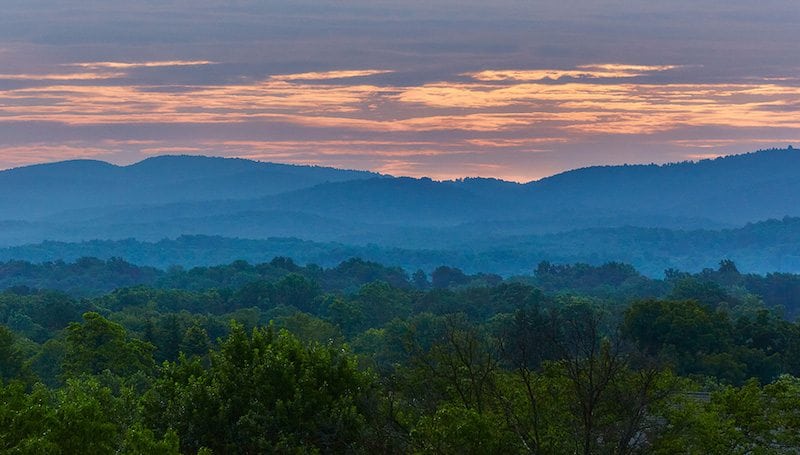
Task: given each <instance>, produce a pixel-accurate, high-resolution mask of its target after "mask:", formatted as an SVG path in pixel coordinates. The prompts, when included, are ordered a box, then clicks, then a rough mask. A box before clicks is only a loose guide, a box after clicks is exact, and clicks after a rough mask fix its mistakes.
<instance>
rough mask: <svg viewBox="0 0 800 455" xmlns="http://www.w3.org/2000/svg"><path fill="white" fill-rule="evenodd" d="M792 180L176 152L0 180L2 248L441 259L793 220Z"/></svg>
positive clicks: (786, 167)
mask: <svg viewBox="0 0 800 455" xmlns="http://www.w3.org/2000/svg"><path fill="white" fill-rule="evenodd" d="M798 176H800V152H798V151H796V150H794V149H785V150H767V151H761V152H756V153H751V154H746V155H737V156H730V157H725V158H718V159H714V160H704V161H699V162H686V163H677V164H670V165H649V166H639V165H637V166H602V167H593V168H586V169H579V170H575V171H570V172H566V173H563V174H560V175H556V176H553V177H549V178H546V179H542V180H539V181H535V182H531V183H528V184H518V183H512V182H504V181H501V180H495V179H477V178H475V179H464V180H457V181H444V182H437V181H433V180H430V179H412V178H395V177H390V176H378V175H377V174H372V173H368V172H357V171H342V170H336V169H330V168H319V167H309V166H287V165H278V164H271V163H259V162H253V161H246V160H230V159H219V158H217V159H214V158H204V157H186V156H184V157H158V158H152V159H149V160H146V161H143V162H141V163H138V164H135V165H131V166H127V167H117V166H112V165H109V164H105V163H101V162H86V161H73V162H65V163H55V164H50V165H40V166H32V167H27V168H19V169H13V170H9V171H3V172H0V190H1V191H0V209H1V210H0V213H2V219H0V225H2V226H3V228H4V229H2V231H0V245H5V246H15V245H22V244H29V243H38V242H41V241H44V240H52V241H67V242H72V241H82V240H93V239H102V240H120V239H126V238H135V239H138V240H142V241H159V240H162V239H165V238H176V237H178V236H181V235H207V236H223V237H239V238H249V239H267V238H270V237H297V238H300V239H302V240H308V241H315V242H337V243H342V244H345V245H359V246H363V245H366V244H370V243H374V244H376V245H378V246H380V247H389V248H405V249H414V250H419V249H435V250H439V249H446V248H449V247H455V248H456V249H463V245H465V244H471V243H473V242H475V241H476V240H482V239H490V240H491V241H494V240H497V239H501V240H502V239H510V240H514V238H515V237H517V236H538V235H543V234H558V233H564V232H569V231H574V230H577V229H594V228H617V227H625V226H633V227H639V228H645V227H646V228H659V229H670V230H678V229H680V230H696V229H707V230H709V229H712V230H719V229H722V228H728V229H735V228H740V227H742V226H743V225H745V224H746V223H754V222H760V221H764V220H767V219H782V218H784V217H786V216H790V217H791V216H800V206H798V205H797V204H796V203H795V202H794V201H795V200H797V199H798V198H800V177H798ZM485 247H486V246H485V245H484V249H485ZM548 259H549V258H548ZM552 259H559V258H552ZM625 259H626V260H627V258H625Z"/></svg>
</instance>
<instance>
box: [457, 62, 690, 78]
mask: <svg viewBox="0 0 800 455" xmlns="http://www.w3.org/2000/svg"><path fill="white" fill-rule="evenodd" d="M679 67H680V66H678V65H658V66H646V65H625V64H618V63H603V64H597V65H580V66H578V67H577V68H576V69H566V70H563V69H543V70H486V71H479V72H476V73H465V74H464V76H469V77H471V78H473V79H475V80H477V81H483V82H499V81H542V80H546V79H550V80H558V79H562V78H572V79H601V78H606V79H612V78H631V77H638V76H644V75H646V74H651V73H657V72H662V71H668V70H673V69H676V68H679Z"/></svg>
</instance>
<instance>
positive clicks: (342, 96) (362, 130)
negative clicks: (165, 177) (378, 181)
mask: <svg viewBox="0 0 800 455" xmlns="http://www.w3.org/2000/svg"><path fill="white" fill-rule="evenodd" d="M64 3H70V2H64ZM112 3H113V2H112ZM148 3H149V2H148ZM608 3H609V4H610V5H612V7H613V5H616V4H617V2H608ZM706 3H708V5H709V7H710V6H712V5H718V4H719V2H706ZM774 3H775V5H779V6H780V5H783V6H785V7H786V8H787V10H785V11H783V13H784V14H789V15H791V14H792V13H791V11H793V10H791V4H790V3H789V2H779V1H775V2H774ZM270 4H272V3H270ZM681 4H682V3H676V5H677V6H674V8H675V12H674V13H675V14H681V12H682V11H683V9H682V8H681V7H680V5H681ZM736 4H737V5H739V7H740V9H741V11H739V10H737V9H733V10H732V11H739V13H737V14H741V15H742V16H741V18H740V17H739V16H736V17H735V18H733V19H731V18H728V19H727V20H722V19H721V20H720V21H721V22H720V23H719V24H718V23H715V22H712V23H710V24H707V25H706V27H707V28H708V30H707V31H706V32H704V33H700V34H699V36H695V37H694V38H695V39H698V40H699V41H697V44H696V49H695V51H693V52H684V53H683V54H679V53H677V52H676V50H675V49H679V48H681V46H686V45H687V44H686V43H687V42H686V41H685V40H686V39H688V37H682V36H679V35H676V36H666V37H664V36H661V35H659V33H658V31H659V30H660V28H659V27H662V28H663V27H666V25H665V24H666V22H664V21H661V20H660V19H659V17H660V16H659V14H666V13H665V12H663V11H661V10H659V11H655V10H654V11H652V12H649V13H648V14H651V16H648V17H650V18H651V19H650V20H651V21H652V24H651V26H652V28H653V31H652V34H653V36H651V31H649V30H641V29H639V28H637V27H632V26H631V27H632V29H631V30H629V32H630V33H633V34H638V38H639V39H640V40H644V41H647V40H651V41H652V40H655V42H656V43H660V44H658V46H661V47H656V48H655V49H656V50H657V51H658V52H652V53H650V54H648V53H644V52H642V51H641V50H639V49H638V48H637V45H636V41H625V40H623V39H622V37H620V36H617V33H611V32H608V31H604V30H606V27H607V25H608V24H609V23H611V22H613V19H610V18H603V17H600V16H597V15H596V14H594V15H592V14H589V12H585V14H586V15H587V16H586V17H588V18H589V19H591V21H593V22H587V24H590V25H591V26H587V27H586V29H585V31H584V32H583V34H584V36H583V37H582V41H581V43H582V44H581V45H582V46H583V48H582V49H583V50H584V51H585V52H579V54H585V55H577V56H575V55H571V54H570V52H573V51H574V50H575V49H578V48H574V49H573V50H572V51H570V52H567V51H566V50H565V51H564V54H565V55H550V54H552V52H545V51H544V50H543V49H542V48H534V49H512V50H511V52H507V51H503V50H494V51H493V50H492V49H491V46H489V48H486V46H481V45H480V40H479V39H478V36H477V35H476V36H472V35H465V36H464V37H463V38H460V39H456V41H453V38H450V37H449V35H447V36H448V37H447V38H446V37H445V36H444V35H443V36H442V38H441V41H440V44H443V43H445V42H447V43H449V46H451V48H447V46H445V47H444V48H441V49H439V48H437V45H434V44H430V43H431V41H430V38H425V39H424V40H422V43H425V42H428V43H429V46H430V48H429V50H430V51H431V52H434V53H435V54H436V55H437V56H438V57H437V58H435V59H432V58H431V56H430V55H427V53H426V52H427V50H426V49H425V48H424V46H423V47H422V48H419V47H415V46H414V42H415V41H414V37H413V36H412V37H405V38H403V39H400V38H398V37H396V36H395V35H394V34H393V33H391V30H388V29H393V27H400V26H398V25H397V24H395V23H394V22H393V21H391V20H389V19H387V18H385V17H384V16H382V15H381V14H380V11H379V10H372V9H369V8H368V9H369V11H367V10H362V9H359V8H355V7H353V9H352V10H351V9H348V8H347V7H345V6H341V7H340V8H339V9H337V6H336V5H334V4H332V3H331V4H328V3H325V4H324V5H325V8H329V9H331V10H332V11H337V12H338V13H341V16H339V15H336V14H334V15H332V16H330V17H327V18H325V17H319V16H316V15H314V14H312V13H310V12H309V11H308V10H305V9H303V8H300V7H298V9H297V10H293V9H292V8H290V7H284V8H279V7H277V6H275V7H274V8H273V9H270V8H268V7H266V6H264V7H259V6H256V3H250V2H242V3H241V5H240V7H239V8H238V9H237V8H231V9H230V11H222V12H220V10H219V9H218V8H217V7H214V6H213V5H212V4H211V3H208V4H203V5H205V7H204V8H198V9H197V10H196V11H188V10H183V9H181V8H180V7H179V6H177V5H175V6H169V5H167V6H163V8H166V9H168V10H170V11H171V12H172V13H174V14H177V15H178V16H175V17H176V18H177V17H182V18H183V19H184V20H190V19H191V20H193V21H195V22H196V23H197V24H201V25H202V24H206V25H208V24H211V23H212V22H209V21H211V20H212V19H211V18H212V17H215V18H216V19H215V20H219V17H218V16H214V13H215V12H216V13H217V14H218V15H219V14H223V16H222V17H223V19H225V20H227V21H228V22H230V24H229V25H227V26H225V27H221V28H220V29H219V30H217V31H216V32H214V33H217V35H215V36H214V37H213V39H211V38H203V39H202V40H201V39H200V38H199V37H198V36H195V35H194V34H193V33H192V32H190V31H185V32H183V33H185V36H183V35H181V37H180V39H176V40H175V42H174V43H168V42H166V41H165V40H166V39H167V36H168V35H167V31H166V30H167V29H166V28H164V29H163V30H162V29H161V28H159V27H155V29H153V30H150V31H149V33H151V34H152V35H151V36H150V37H151V38H152V39H151V40H147V39H142V38H141V37H138V35H136V36H133V37H129V38H124V39H128V40H130V42H125V43H122V44H124V45H120V43H116V46H117V47H116V48H113V52H112V46H111V44H109V43H106V42H105V41H104V38H103V34H104V33H106V29H105V28H104V22H103V19H104V18H101V17H99V16H98V15H91V14H89V15H87V16H86V17H85V18H84V19H82V20H83V21H84V22H85V25H86V29H87V30H89V32H87V33H85V34H84V35H74V33H77V32H75V31H74V30H73V31H72V33H73V34H70V33H67V32H65V34H62V35H61V38H60V39H55V38H52V36H50V37H48V36H49V35H47V33H45V32H43V31H40V32H39V33H41V34H39V35H37V34H36V31H35V30H34V32H26V31H23V30H18V27H17V28H11V29H6V30H10V31H9V32H6V33H5V34H4V35H2V37H0V49H2V51H0V133H2V136H0V137H2V138H3V139H0V168H8V167H14V166H20V165H25V164H31V163H39V162H48V161H55V160H65V159H74V158H92V159H102V160H106V161H109V162H113V163H118V164H127V163H131V162H135V161H138V160H141V159H144V158H147V157H149V156H154V155H159V154H202V155H213V156H230V157H242V158H250V159H258V160H264V161H275V162H283V163H295V164H316V165H325V166H335V167H343V168H351V169H369V170H374V171H378V172H383V173H389V174H394V175H409V176H430V177H433V178H438V179H446V178H457V177H463V176H487V177H499V178H504V179H508V180H516V181H528V180H533V179H537V178H541V177H544V176H547V175H551V174H554V173H557V172H560V171H563V170H567V169H570V168H575V167H581V166H586V165H594V164H615V163H649V162H671V161H681V160H690V159H691V160H693V159H701V158H703V157H712V156H719V155H724V154H730V153H742V152H747V151H752V150H755V149H758V148H766V147H775V146H785V145H787V144H790V143H792V142H800V140H798V138H800V115H799V114H800V112H798V111H800V76H799V75H798V67H797V66H792V65H791V64H787V63H786V61H785V60H784V58H786V59H787V60H791V59H789V58H788V56H787V55H785V52H787V49H788V50H800V49H797V47H798V46H797V45H796V44H794V42H793V41H792V42H788V41H787V42H781V41H774V40H773V43H774V45H773V48H774V49H769V48H765V49H761V48H759V46H767V39H766V38H765V39H756V38H753V39H751V40H750V41H744V40H742V41H741V44H742V46H746V48H745V49H744V51H741V50H738V49H716V50H715V49H713V48H710V47H709V46H711V45H712V44H713V42H714V39H715V37H716V36H718V35H719V34H721V33H729V32H730V30H729V29H730V28H735V27H737V26H738V27H740V28H741V27H745V26H746V25H747V23H746V22H743V21H744V18H745V15H746V14H747V12H748V10H747V8H746V7H745V6H744V4H743V3H742V4H739V3H736ZM309 5H310V4H309ZM363 5H366V3H365V4H363ZM514 5H516V4H514ZM273 6H274V5H273ZM506 6H507V8H506V10H503V9H502V8H501V9H500V10H499V12H497V11H495V12H493V13H492V14H493V15H495V16H496V17H487V18H485V19H483V21H484V22H486V24H484V23H483V22H481V20H479V19H476V17H472V16H470V14H476V13H477V12H478V11H480V7H479V6H476V5H472V4H469V7H467V8H466V9H465V11H466V12H464V13H460V14H461V16H459V14H456V15H455V17H453V18H451V21H452V23H447V24H444V25H440V27H442V30H444V31H447V30H454V29H456V28H457V27H458V25H459V24H462V25H463V24H467V23H468V24H472V25H471V26H472V27H478V30H483V29H482V28H481V26H485V27H488V26H489V25H491V24H494V25H495V26H498V25H502V24H503V23H505V22H504V21H511V19H510V18H511V16H512V13H518V12H517V11H515V8H518V7H519V5H516V6H513V7H512V4H511V3H509V4H508V5H506ZM151 7H152V8H155V7H154V6H153V5H151ZM31 8H33V7H30V6H26V5H25V4H24V3H22V2H20V3H18V4H16V5H15V6H12V7H11V8H10V11H11V13H10V16H9V17H11V18H12V19H17V20H21V18H27V19H29V20H31V17H32V16H31V14H32V9H31ZM130 8H133V9H135V7H132V6H122V4H120V5H118V6H116V7H114V8H112V9H113V12H114V14H117V13H118V14H122V13H130V12H131V11H129V9H130ZM409 8H410V7H409ZM656 9H658V8H656ZM423 10H424V8H423ZM644 10H647V8H644V7H643V12H642V14H644V12H645V11H644ZM620 11H622V10H620ZM780 11H781V10H780V9H776V10H775V13H776V14H778V13H779V12H780ZM136 12H137V14H140V15H141V18H139V19H136V18H137V17H138V16H136V15H134V16H133V17H134V19H132V21H134V22H136V23H139V24H142V23H144V21H145V20H146V19H147V18H152V16H151V14H155V9H153V10H147V9H146V8H144V7H142V10H141V11H140V10H136ZM529 12H530V13H531V14H533V12H534V11H533V10H531V11H529ZM564 12H565V11H561V10H559V9H558V8H554V9H551V10H550V11H549V13H548V14H549V15H550V16H547V15H545V16H544V17H543V18H540V19H537V20H538V21H539V22H537V21H533V16H531V20H532V21H533V22H530V23H529V24H528V25H527V26H524V24H519V23H517V22H513V21H511V22H507V23H508V24H512V25H513V26H509V27H507V28H508V29H507V30H503V29H498V30H497V31H496V32H495V34H490V35H491V36H490V37H489V36H487V37H484V40H486V41H485V42H493V43H499V42H504V41H503V39H502V36H505V37H506V38H505V39H508V40H511V39H514V37H516V39H517V40H520V39H524V38H531V37H536V36H539V34H540V31H539V30H537V24H539V25H538V26H540V28H541V29H542V32H544V31H550V32H551V34H552V37H551V38H550V40H548V41H543V44H542V46H544V45H545V44H546V43H548V42H550V43H558V42H561V41H559V40H560V39H566V38H564V36H561V35H559V32H558V31H553V29H552V25H553V24H554V23H557V22H559V21H563V20H565V19H564V18H563V17H561V16H560V14H563V13H564ZM415 14H420V15H424V16H425V17H426V18H428V19H430V20H434V19H436V20H443V19H442V17H443V14H444V13H443V12H441V11H423V12H415ZM620 14H622V13H620ZM112 15H113V14H112ZM794 15H795V16H798V13H797V12H796V11H795V12H794ZM579 16H580V15H579ZM392 17H394V16H392ZM581 17H583V16H580V17H577V16H576V18H574V20H578V19H580V18H581ZM586 17H583V19H584V20H589V19H586ZM299 18H301V19H302V20H300V19H299ZM12 19H0V22H2V21H11V20H12ZM105 19H107V18H105ZM38 20H39V21H41V22H42V24H47V25H48V26H50V27H51V28H53V29H54V30H55V31H53V30H51V34H52V33H55V32H57V31H58V30H59V27H64V28H69V27H71V25H70V24H69V23H68V22H67V21H66V20H64V22H62V21H61V19H60V18H59V17H57V15H53V16H52V17H50V16H46V17H43V18H39V19H38ZM175 20H177V19H175ZM225 20H222V22H225ZM396 20H398V21H400V22H402V23H403V24H404V26H405V27H409V26H411V25H410V24H413V23H418V22H414V20H412V18H408V19H402V18H401V19H396ZM416 20H417V21H419V20H420V18H419V17H417V18H416ZM137 21H138V22H137ZM237 21H238V22H237ZM281 21H283V22H285V23H286V24H287V25H286V27H287V28H288V31H287V32H286V36H281V37H280V38H279V39H277V40H278V41H280V42H283V43H285V44H287V45H288V46H290V47H291V48H292V49H291V50H293V51H294V52H289V50H286V49H281V48H280V47H277V43H275V42H274V41H275V40H276V38H275V37H270V36H268V35H269V34H268V33H266V32H264V33H266V35H264V36H262V35H260V34H259V33H261V32H259V33H257V32H252V33H251V34H252V35H253V36H251V37H249V38H247V37H242V36H240V35H241V34H239V33H237V32H236V30H237V29H236V28H235V27H234V26H233V25H234V24H235V23H247V24H249V23H250V22H253V23H258V24H261V25H264V26H266V25H268V24H272V23H277V22H281ZM308 21H311V23H314V24H317V25H320V24H329V25H333V24H337V23H352V21H356V22H355V23H356V24H360V25H358V26H356V25H354V26H353V30H352V31H343V32H341V33H339V32H331V33H333V35H329V36H324V34H323V35H316V34H314V33H311V32H310V30H311V28H313V27H311V25H308V24H307V22H308ZM387 21H388V22H387ZM476 21H477V22H476ZM548 21H550V22H552V23H553V24H550V23H549V22H548ZM222 22H220V23H222ZM111 23H115V22H114V21H111ZM376 24H386V27H387V30H373V29H372V27H371V26H374V25H376ZM422 24H423V25H422V26H424V22H423V23H422ZM475 24H478V25H475ZM780 24H783V23H782V22H781V23H780ZM780 24H778V25H779V26H777V30H775V31H773V32H772V33H778V32H780V31H781V27H780ZM0 25H6V24H1V23H0ZM368 25H369V26H370V27H367V26H368ZM479 25H480V26H479ZM118 26H120V27H124V25H118ZM362 26H363V27H366V28H367V29H369V30H367V29H364V30H362V29H361V28H360V27H362ZM526 27H531V28H530V30H529V29H528V28H526ZM334 28H335V27H334ZM15 30H16V31H15ZM69 30H72V29H69ZM93 30H94V32H93ZM426 30H427V29H426ZM428 31H429V32H430V33H434V32H432V31H430V30H428ZM15 33H16V35H14V34H15ZM175 33H181V32H175ZM437 33H438V32H437ZM441 33H444V32H441ZM476 33H477V32H476ZM487 33H488V32H487ZM434 35H435V33H434ZM445 35H446V34H445ZM507 35H508V36H507ZM122 36H125V35H122ZM270 38H272V40H270ZM591 38H594V41H592V39H591ZM600 38H602V39H600ZM773 38H774V37H773ZM111 39H112V41H113V40H114V39H123V38H117V37H116V36H112V38H111ZM420 39H421V38H420ZM572 39H576V38H572ZM209 40H211V41H209ZM519 42H520V41H515V43H517V44H515V45H517V46H519V44H518V43H519ZM522 42H524V41H522ZM623 42H625V43H626V44H625V45H626V46H628V51H627V52H622V53H621V52H619V51H620V50H621V48H620V47H615V45H616V46H620V45H621V43H623ZM237 43H238V44H239V45H240V48H235V47H231V46H233V45H235V44H237ZM314 43H316V45H317V46H318V48H315V47H314ZM456 44H458V46H461V47H458V46H456ZM575 44H576V45H577V42H576V43H575ZM420 45H422V44H420ZM454 46H455V47H454ZM321 48H325V49H328V50H329V53H330V54H331V55H330V59H329V58H328V56H326V55H323V54H320V51H321V50H322V49H321ZM120 49H121V50H120ZM400 49H406V53H409V52H410V55H404V54H402V53H399V52H400ZM410 49H416V50H415V51H413V52H412V51H411V50H410ZM776 50H777V51H780V52H774V51H776ZM350 51H352V52H356V53H359V52H360V53H361V54H363V56H362V57H363V58H360V59H357V60H355V57H352V58H350V56H349V55H348V52H350ZM464 52H469V53H470V55H472V58H465V55H464ZM719 53H730V55H735V54H737V53H738V54H739V55H740V56H741V61H739V62H732V61H728V60H725V59H722V58H718V55H717V54H719ZM623 54H624V55H623ZM796 55H797V54H796V53H795V56H796ZM336 56H339V57H340V58H339V59H338V60H337V59H335V58H333V57H336ZM393 56H394V57H393ZM143 57H145V58H143ZM299 61H302V64H298V62H299ZM652 62H657V63H655V64H654V63H652ZM359 63H360V64H359Z"/></svg>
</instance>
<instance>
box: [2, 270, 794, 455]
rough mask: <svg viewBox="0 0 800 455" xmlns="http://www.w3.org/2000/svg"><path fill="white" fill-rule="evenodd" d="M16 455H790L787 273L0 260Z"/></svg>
mask: <svg viewBox="0 0 800 455" xmlns="http://www.w3.org/2000/svg"><path fill="white" fill-rule="evenodd" d="M0 288H3V289H5V290H4V291H3V292H2V293H0V423H1V424H0V449H1V450H3V451H9V452H12V453H73V452H74V451H76V450H77V451H81V452H83V453H108V452H119V453H230V452H232V451H233V452H238V453H263V452H293V453H295V452H311V453H313V452H321V453H342V452H365V453H374V452H389V453H394V452H397V453H408V452H418V453H495V452H512V453H517V452H529V453H565V454H566V453H585V454H590V453H592V454H593V453H618V454H633V453H665V454H667V453H676V451H679V452H688V453H787V452H788V453H792V452H791V451H792V450H795V449H794V448H796V447H798V445H800V440H798V439H797V435H798V434H800V425H799V424H798V422H800V420H798V416H797V412H798V411H797V409H798V405H797V397H798V396H800V379H797V377H798V376H800V349H798V346H800V324H798V323H797V322H795V320H796V318H797V316H798V315H800V302H798V299H800V298H799V297H798V296H800V292H798V290H800V276H798V275H791V274H770V275H766V276H764V275H755V274H745V273H741V272H740V271H739V270H738V268H737V265H736V264H735V263H734V262H732V261H729V260H724V261H721V262H720V263H719V264H718V266H717V267H716V268H713V269H711V268H709V269H706V270H703V271H702V272H700V273H686V272H682V271H679V270H674V269H671V270H668V271H667V272H666V273H665V274H664V277H663V278H662V279H653V278H648V277H646V276H644V275H642V274H640V273H639V272H638V271H637V270H636V269H635V268H633V267H632V266H629V265H626V264H621V263H607V264H603V265H600V266H592V265H588V264H572V265H567V264H553V263H548V262H542V263H540V264H539V265H538V266H536V267H535V268H534V269H533V270H531V271H530V273H529V274H527V275H520V276H514V277H506V278H503V277H501V276H498V275H494V274H483V273H479V274H470V273H465V272H463V271H462V270H460V269H458V268H455V267H451V266H440V267H437V268H436V269H435V270H433V272H432V273H426V272H424V271H422V270H418V271H415V272H413V273H408V272H407V271H405V270H403V269H402V268H399V267H392V266H385V265H382V264H379V263H375V262H369V261H364V260H361V259H350V260H347V261H345V262H342V263H340V264H339V265H337V266H335V267H329V268H324V267H320V266H317V265H313V264H310V265H304V266H301V265H298V264H297V263H295V262H294V261H293V260H291V259H288V258H285V257H277V258H274V259H273V260H272V261H270V262H266V263H260V264H250V263H247V262H245V261H236V262H233V263H230V264H227V265H221V266H212V267H198V268H192V269H182V268H171V269H169V270H161V269H156V268H152V267H140V266H136V265H133V264H130V263H128V262H125V261H123V260H120V259H112V260H107V261H106V260H99V259H93V258H83V259H81V260H79V261H76V262H72V263H66V262H50V263H40V264H34V263H28V262H22V261H12V262H6V263H3V264H0Z"/></svg>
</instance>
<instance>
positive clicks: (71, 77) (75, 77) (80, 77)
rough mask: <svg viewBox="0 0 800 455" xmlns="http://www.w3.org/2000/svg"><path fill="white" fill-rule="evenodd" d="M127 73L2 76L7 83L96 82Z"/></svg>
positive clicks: (0, 77) (0, 78)
mask: <svg viewBox="0 0 800 455" xmlns="http://www.w3.org/2000/svg"><path fill="white" fill-rule="evenodd" d="M124 76H125V73H48V74H0V80H7V81H95V80H103V79H116V78H120V77H124Z"/></svg>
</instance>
